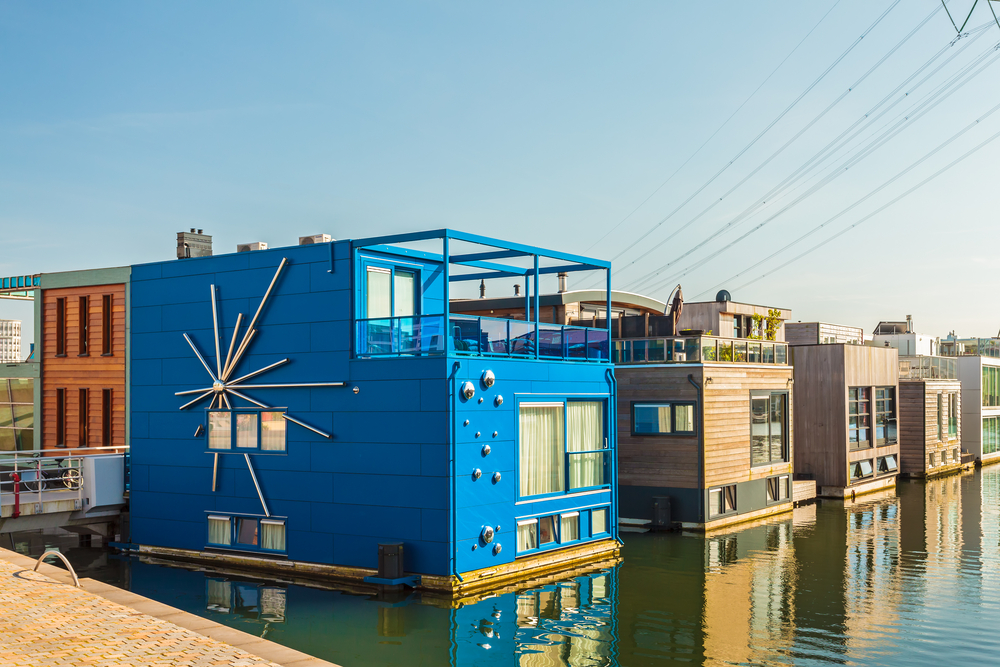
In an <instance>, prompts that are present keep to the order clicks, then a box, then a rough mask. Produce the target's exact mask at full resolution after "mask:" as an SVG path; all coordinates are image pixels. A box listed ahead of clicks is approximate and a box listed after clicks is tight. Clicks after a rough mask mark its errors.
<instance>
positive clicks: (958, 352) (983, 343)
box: [938, 338, 1000, 358]
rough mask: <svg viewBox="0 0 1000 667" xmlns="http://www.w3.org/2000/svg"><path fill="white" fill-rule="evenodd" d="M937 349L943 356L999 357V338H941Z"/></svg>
mask: <svg viewBox="0 0 1000 667" xmlns="http://www.w3.org/2000/svg"><path fill="white" fill-rule="evenodd" d="M938 351H939V352H940V353H941V356H943V357H993V358H1000V338H960V339H958V340H943V341H941V342H940V343H939V344H938Z"/></svg>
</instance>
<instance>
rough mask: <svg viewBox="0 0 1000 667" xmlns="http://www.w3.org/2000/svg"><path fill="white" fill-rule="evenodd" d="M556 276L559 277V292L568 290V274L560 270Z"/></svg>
mask: <svg viewBox="0 0 1000 667" xmlns="http://www.w3.org/2000/svg"><path fill="white" fill-rule="evenodd" d="M557 277H558V278H559V293H560V294H562V293H563V292H566V291H568V290H569V286H568V284H567V283H568V282H569V274H568V273H564V272H560V273H559V274H558V276H557Z"/></svg>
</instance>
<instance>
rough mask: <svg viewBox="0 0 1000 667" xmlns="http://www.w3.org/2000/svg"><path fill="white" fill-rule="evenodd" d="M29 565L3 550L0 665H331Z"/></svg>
mask: <svg viewBox="0 0 1000 667" xmlns="http://www.w3.org/2000/svg"><path fill="white" fill-rule="evenodd" d="M34 565H35V561H34V560H32V559H30V558H27V557H25V556H21V555H20V554H16V553H14V552H12V551H7V550H3V549H0V667H8V666H14V665H16V666H18V667H22V666H24V667H27V666H31V667H43V666H48V665H92V666H94V667H112V666H114V667H124V666H127V665H132V666H135V667H139V666H145V665H164V666H175V665H177V666H179V665H185V666H191V667H203V666H204V667H208V666H212V667H221V666H232V667H282V666H283V667H335V666H332V665H331V663H328V662H326V661H323V660H319V659H317V658H313V657H311V656H308V655H306V654H304V653H300V652H299V651H295V650H293V649H290V648H287V647H284V646H280V645H278V644H274V643H273V642H270V641H267V640H265V639H261V638H259V637H254V636H253V635H248V634H246V633H244V632H241V631H239V630H235V629H233V628H228V627H225V626H222V625H219V624H218V623H215V622H214V621H210V620H208V619H204V618H201V617H199V616H195V615H194V614H188V613H186V612H183V611H180V610H177V609H174V608H173V607H169V606H167V605H164V604H161V603H159V602H155V601H153V600H149V599H147V598H143V597H142V596H139V595H136V594H134V593H131V592H129V591H125V590H122V589H119V588H115V587H114V586H110V585H108V584H103V583H100V582H97V581H94V580H92V579H81V580H80V583H81V585H82V586H83V588H76V587H75V586H73V584H72V580H71V579H70V577H69V574H68V573H67V572H66V571H65V570H60V569H58V568H55V567H52V566H47V565H42V567H41V568H40V570H41V571H39V572H34V571H32V568H33V567H34ZM43 572H44V574H43ZM63 579H65V580H66V581H63ZM67 582H68V583H67ZM261 656H266V657H261ZM279 661H280V663H279Z"/></svg>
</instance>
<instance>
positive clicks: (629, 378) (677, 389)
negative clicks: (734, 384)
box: [615, 366, 702, 489]
mask: <svg viewBox="0 0 1000 667" xmlns="http://www.w3.org/2000/svg"><path fill="white" fill-rule="evenodd" d="M689 374H692V375H694V380H695V381H696V382H698V383H701V375H702V371H701V368H700V367H693V366H685V367H677V368H663V367H658V368H629V367H622V366H620V367H618V368H616V369H615V376H616V377H617V379H618V483H619V484H620V485H625V486H655V487H677V488H685V489H697V488H699V486H698V485H699V477H700V475H699V472H700V469H699V458H700V457H699V451H698V449H699V448H698V437H697V435H694V436H690V435H632V404H633V403H644V402H653V403H657V402H670V401H692V402H697V401H698V392H697V390H696V389H695V388H694V386H692V385H691V383H690V382H689V381H688V375H689ZM695 420H696V422H697V425H698V427H701V422H702V414H701V409H700V406H699V407H698V408H697V409H696V410H695Z"/></svg>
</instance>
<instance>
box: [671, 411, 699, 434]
mask: <svg viewBox="0 0 1000 667" xmlns="http://www.w3.org/2000/svg"><path fill="white" fill-rule="evenodd" d="M674 413H675V414H676V415H677V430H678V431H693V430H694V406H693V405H675V406H674Z"/></svg>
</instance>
